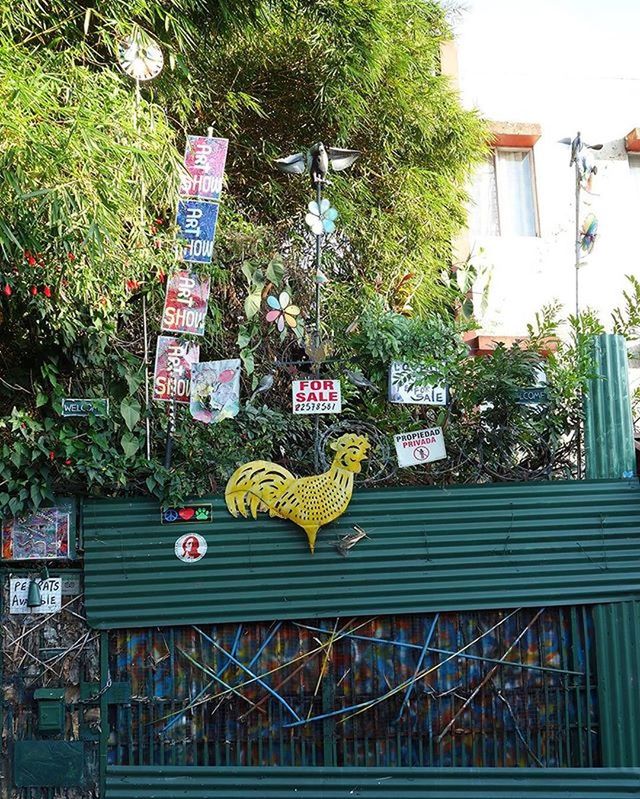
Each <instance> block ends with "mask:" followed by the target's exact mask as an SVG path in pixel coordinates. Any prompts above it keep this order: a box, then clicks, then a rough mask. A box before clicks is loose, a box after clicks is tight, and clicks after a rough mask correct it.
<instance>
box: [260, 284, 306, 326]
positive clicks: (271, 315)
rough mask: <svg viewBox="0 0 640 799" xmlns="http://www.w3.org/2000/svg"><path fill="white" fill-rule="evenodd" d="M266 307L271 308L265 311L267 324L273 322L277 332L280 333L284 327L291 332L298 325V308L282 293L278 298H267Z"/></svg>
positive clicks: (285, 293) (287, 295) (286, 294)
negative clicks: (288, 328)
mask: <svg viewBox="0 0 640 799" xmlns="http://www.w3.org/2000/svg"><path fill="white" fill-rule="evenodd" d="M267 305H268V306H269V308H271V310H270V311H267V322H275V323H276V326H277V328H278V330H279V331H280V332H281V333H282V331H283V330H284V329H285V325H287V326H288V327H290V328H291V329H292V330H293V329H295V328H296V326H297V325H298V315H299V313H300V308H298V306H297V305H292V304H291V297H290V296H289V294H288V293H287V292H286V291H283V292H282V293H281V294H280V296H279V297H272V296H271V295H269V296H268V297H267Z"/></svg>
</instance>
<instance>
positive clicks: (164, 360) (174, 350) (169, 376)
mask: <svg viewBox="0 0 640 799" xmlns="http://www.w3.org/2000/svg"><path fill="white" fill-rule="evenodd" d="M199 359H200V345H199V344H194V343H193V342H192V341H181V340H180V339H178V338H173V336H158V346H157V349H156V364H155V369H154V371H153V399H154V400H159V401H162V402H167V401H170V400H175V401H176V402H182V403H184V404H187V405H188V404H189V401H190V398H191V366H192V364H194V363H197V362H198V360H199Z"/></svg>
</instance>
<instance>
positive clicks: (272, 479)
mask: <svg viewBox="0 0 640 799" xmlns="http://www.w3.org/2000/svg"><path fill="white" fill-rule="evenodd" d="M370 446H371V445H370V444H369V441H368V439H367V438H366V437H365V436H359V435H356V434H355V433H345V434H344V435H342V436H340V438H338V439H337V440H336V441H333V442H332V443H331V444H330V447H331V449H332V450H333V451H334V452H335V456H334V458H333V462H332V464H331V466H330V468H329V470H328V471H326V472H324V473H323V474H316V475H312V476H311V477H295V476H294V475H293V474H291V472H290V471H288V470H287V469H285V468H284V467H282V466H280V465H279V464H277V463H270V462H268V461H251V462H250V463H245V464H244V465H243V466H240V467H239V468H238V469H236V471H235V472H234V473H233V474H232V475H231V477H230V478H229V482H228V483H227V487H226V489H225V492H224V498H225V501H226V503H227V508H228V510H229V513H230V514H231V515H232V516H238V514H241V515H242V516H244V517H248V515H249V513H251V515H252V516H253V518H254V519H255V518H257V514H258V513H260V512H263V513H266V512H268V513H269V515H270V516H277V517H279V518H280V519H289V520H290V521H292V522H293V523H294V524H297V525H298V526H299V527H302V529H303V530H304V531H305V533H306V535H307V539H308V541H309V549H310V550H311V553H312V554H313V551H314V549H315V545H316V537H317V535H318V530H319V529H320V528H321V527H322V526H323V525H325V524H329V522H332V521H333V520H334V519H337V518H338V516H341V515H342V514H343V513H344V512H345V511H346V509H347V506H348V505H349V502H350V501H351V495H352V493H353V476H354V474H357V473H358V472H360V470H361V469H362V466H361V463H362V461H363V460H365V459H366V458H367V453H368V450H369V448H370Z"/></svg>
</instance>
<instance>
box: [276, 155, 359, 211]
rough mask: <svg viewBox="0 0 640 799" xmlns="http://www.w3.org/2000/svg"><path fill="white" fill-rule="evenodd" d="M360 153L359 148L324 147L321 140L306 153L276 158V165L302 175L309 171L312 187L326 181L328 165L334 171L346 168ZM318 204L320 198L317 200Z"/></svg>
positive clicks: (280, 168) (288, 171)
mask: <svg viewBox="0 0 640 799" xmlns="http://www.w3.org/2000/svg"><path fill="white" fill-rule="evenodd" d="M360 155H361V153H360V151H359V150H345V149H343V148H341V147H325V146H324V144H323V143H322V142H317V143H316V144H314V145H313V146H312V147H311V148H310V149H309V150H307V152H306V153H294V154H293V155H287V156H285V157H284V158H277V159H276V166H277V167H278V169H279V170H280V171H281V172H287V173H289V174H294V175H302V174H304V173H305V172H309V174H310V175H311V185H312V186H313V187H314V189H315V188H316V187H317V186H318V185H320V184H322V183H327V182H328V181H327V173H328V171H329V167H331V169H333V171H334V172H341V171H342V170H343V169H348V168H349V167H350V166H351V165H352V164H353V163H354V162H355V161H356V159H357V158H358V157H359V156H360ZM318 204H320V200H318Z"/></svg>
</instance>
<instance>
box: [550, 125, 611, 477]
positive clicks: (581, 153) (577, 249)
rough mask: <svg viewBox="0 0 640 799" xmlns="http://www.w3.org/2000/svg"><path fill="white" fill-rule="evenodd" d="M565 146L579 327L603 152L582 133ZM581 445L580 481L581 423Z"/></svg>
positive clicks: (567, 140)
mask: <svg viewBox="0 0 640 799" xmlns="http://www.w3.org/2000/svg"><path fill="white" fill-rule="evenodd" d="M560 143H561V144H568V145H570V146H571V157H570V159H569V166H570V167H571V166H572V167H574V169H575V230H574V233H575V238H574V256H575V258H574V267H575V314H576V323H578V320H579V318H580V267H581V266H582V264H583V263H584V261H583V259H584V257H585V256H588V255H590V254H591V252H592V250H593V247H594V245H595V240H596V236H597V235H598V220H597V219H596V217H595V214H593V213H589V214H588V215H587V216H586V217H585V219H584V220H583V222H582V224H581V223H580V205H581V199H582V191H586V192H588V193H589V194H591V190H592V187H593V178H594V176H595V175H596V174H597V172H598V167H597V166H596V164H595V163H594V161H593V158H592V155H591V153H590V151H591V150H601V149H602V147H603V145H602V144H587V143H586V142H585V141H584V140H583V139H582V135H581V133H580V131H578V133H577V134H576V135H575V136H574V137H573V139H571V138H569V137H567V138H564V139H560ZM576 441H577V477H578V479H580V478H581V477H582V436H581V429H580V422H579V421H578V424H577V427H576Z"/></svg>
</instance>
